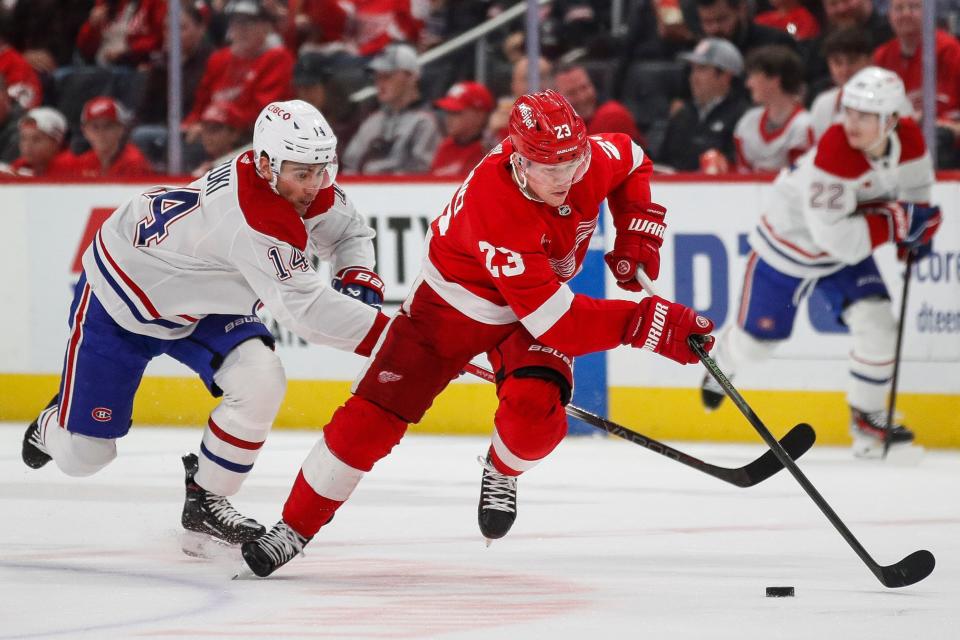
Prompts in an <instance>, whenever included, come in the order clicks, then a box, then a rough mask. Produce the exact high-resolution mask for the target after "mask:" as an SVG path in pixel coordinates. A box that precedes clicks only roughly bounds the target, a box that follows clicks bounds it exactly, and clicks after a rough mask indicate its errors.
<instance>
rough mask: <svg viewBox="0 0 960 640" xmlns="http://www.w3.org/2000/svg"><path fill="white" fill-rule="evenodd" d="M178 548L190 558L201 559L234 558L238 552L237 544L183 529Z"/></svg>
mask: <svg viewBox="0 0 960 640" xmlns="http://www.w3.org/2000/svg"><path fill="white" fill-rule="evenodd" d="M180 549H181V551H183V553H184V554H186V555H188V556H190V557H191V558H199V559H201V560H222V559H225V558H229V559H235V558H236V557H237V555H238V554H239V552H240V546H239V545H233V544H230V543H228V542H224V541H223V540H220V539H218V538H214V537H212V536H208V535H206V534H204V533H198V532H196V531H184V532H183V533H182V534H181V535H180Z"/></svg>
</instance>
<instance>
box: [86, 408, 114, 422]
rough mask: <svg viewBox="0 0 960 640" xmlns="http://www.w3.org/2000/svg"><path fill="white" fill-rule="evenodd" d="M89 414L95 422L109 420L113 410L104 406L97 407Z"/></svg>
mask: <svg viewBox="0 0 960 640" xmlns="http://www.w3.org/2000/svg"><path fill="white" fill-rule="evenodd" d="M90 416H91V417H93V419H94V420H96V421H97V422H110V418H112V417H113V411H111V410H110V409H107V408H106V407H97V408H96V409H94V410H93V411H91V412H90Z"/></svg>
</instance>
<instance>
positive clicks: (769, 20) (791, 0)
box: [753, 0, 820, 40]
mask: <svg viewBox="0 0 960 640" xmlns="http://www.w3.org/2000/svg"><path fill="white" fill-rule="evenodd" d="M770 4H771V5H773V9H771V10H770V11H765V12H763V13H760V14H757V15H756V16H755V17H754V18H753V21H754V22H756V23H757V24H761V25H763V26H765V27H773V28H774V29H779V30H780V31H785V32H787V33H789V34H790V35H791V36H793V38H794V39H795V40H809V39H810V38H816V37H817V36H818V35H820V23H818V22H817V19H816V18H814V17H813V14H812V13H810V11H809V10H808V9H807V8H806V7H805V6H803V4H802V3H801V2H800V0H770Z"/></svg>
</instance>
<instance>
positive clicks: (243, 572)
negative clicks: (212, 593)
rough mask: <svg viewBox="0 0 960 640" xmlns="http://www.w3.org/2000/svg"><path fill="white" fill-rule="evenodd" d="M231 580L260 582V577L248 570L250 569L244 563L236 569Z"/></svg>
mask: <svg viewBox="0 0 960 640" xmlns="http://www.w3.org/2000/svg"><path fill="white" fill-rule="evenodd" d="M230 579H231V580H260V576H258V575H257V574H255V573H254V572H253V571H251V570H250V567H249V566H248V565H247V563H246V562H244V563H243V564H242V565H241V566H240V568H239V569H237V570H236V571H235V572H234V574H233V577H232V578H230Z"/></svg>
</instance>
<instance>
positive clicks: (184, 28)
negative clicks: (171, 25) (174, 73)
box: [137, 0, 213, 124]
mask: <svg viewBox="0 0 960 640" xmlns="http://www.w3.org/2000/svg"><path fill="white" fill-rule="evenodd" d="M208 13H209V11H208V9H207V8H206V6H205V5H204V4H203V3H202V2H195V1H191V0H183V1H182V4H181V9H180V53H181V56H182V58H181V64H180V80H181V87H182V91H181V93H180V117H181V118H182V117H184V116H186V115H187V114H188V113H190V110H191V109H192V108H193V100H194V94H195V93H196V90H197V87H198V86H199V85H200V79H201V78H202V77H203V73H204V71H205V70H206V67H207V60H209V59H210V56H211V55H212V54H213V44H211V42H210V39H209V38H208V37H207V19H208ZM164 24H165V25H166V23H164ZM164 34H166V31H164ZM169 44H170V43H169V42H168V41H167V39H166V37H164V45H163V49H162V50H161V51H155V52H154V53H153V55H152V56H151V58H150V66H149V69H148V71H147V77H146V82H145V89H144V96H143V100H142V102H141V107H140V110H139V112H138V114H137V116H138V117H137V120H138V121H139V122H140V123H142V124H166V122H167V77H168V74H169V73H170V70H169V69H168V68H167V53H168V52H167V49H168V48H169Z"/></svg>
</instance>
